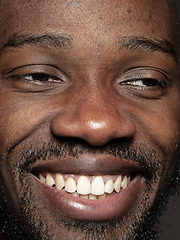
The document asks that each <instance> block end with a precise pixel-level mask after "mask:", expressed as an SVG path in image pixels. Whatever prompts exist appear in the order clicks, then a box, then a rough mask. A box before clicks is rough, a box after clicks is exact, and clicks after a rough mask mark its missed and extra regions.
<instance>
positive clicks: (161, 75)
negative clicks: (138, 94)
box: [117, 67, 169, 85]
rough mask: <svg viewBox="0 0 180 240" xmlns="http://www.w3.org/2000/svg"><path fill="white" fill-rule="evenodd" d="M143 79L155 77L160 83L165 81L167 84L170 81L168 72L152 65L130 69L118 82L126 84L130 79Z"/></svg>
mask: <svg viewBox="0 0 180 240" xmlns="http://www.w3.org/2000/svg"><path fill="white" fill-rule="evenodd" d="M143 79H154V80H157V81H159V83H160V82H164V83H165V84H167V85H168V83H169V79H168V77H167V74H166V73H165V72H164V71H162V70H160V69H157V68H151V67H138V68H134V69H130V70H128V71H126V72H125V73H123V74H122V75H121V76H120V77H119V78H118V79H117V83H118V84H125V83H127V82H130V81H138V80H143Z"/></svg>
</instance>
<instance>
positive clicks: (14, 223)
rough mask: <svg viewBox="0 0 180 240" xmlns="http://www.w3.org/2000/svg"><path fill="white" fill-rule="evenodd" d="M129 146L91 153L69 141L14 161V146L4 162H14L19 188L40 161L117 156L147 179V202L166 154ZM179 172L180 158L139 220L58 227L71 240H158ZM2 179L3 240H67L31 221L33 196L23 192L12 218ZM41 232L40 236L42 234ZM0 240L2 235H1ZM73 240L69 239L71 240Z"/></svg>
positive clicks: (27, 150)
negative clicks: (136, 165)
mask: <svg viewBox="0 0 180 240" xmlns="http://www.w3.org/2000/svg"><path fill="white" fill-rule="evenodd" d="M128 145H129V144H126V143H125V144H124V143H123V144H122V142H117V141H112V142H111V143H109V144H108V145H106V146H104V147H102V148H99V149H92V148H90V147H88V146H87V145H86V144H82V142H78V141H76V142H71V141H70V140H69V139H68V140H67V142H63V143H61V144H57V143H54V142H49V143H48V144H46V143H45V144H43V146H36V147H34V146H33V145H32V146H26V147H24V148H23V151H21V152H20V154H19V155H17V156H16V157H15V158H14V159H13V160H12V159H11V158H10V155H11V154H12V153H13V151H14V149H15V148H16V146H13V147H12V148H11V149H9V150H8V155H7V156H6V161H10V159H11V162H14V164H13V168H14V169H18V170H17V171H18V172H19V180H20V182H21V185H22V186H23V185H25V184H24V183H23V179H24V176H26V173H27V172H28V171H30V168H31V165H32V164H33V163H34V162H37V161H39V160H41V159H51V158H52V157H58V158H60V159H62V158H66V157H67V156H73V157H78V155H80V154H83V153H86V154H87V153H90V154H95V153H100V154H108V155H112V156H118V157H120V158H125V159H127V160H128V161H131V162H138V163H139V164H140V165H141V166H142V168H143V170H144V172H145V176H146V194H145V197H144V199H143V201H145V199H148V197H149V194H148V193H149V190H150V189H151V184H152V183H153V182H156V180H157V179H156V178H157V177H158V176H159V177H160V175H161V172H162V169H163V168H164V165H165V163H166V158H165V151H164V154H163V155H164V157H163V158H162V157H160V156H158V154H157V151H155V150H154V149H148V148H147V146H146V147H145V145H141V146H138V144H136V146H131V147H129V146H128ZM179 169H180V154H179V157H178V160H177V162H176V166H175V168H174V172H173V174H172V173H170V174H169V175H168V176H166V178H167V179H166V182H167V183H168V184H165V186H164V188H163V189H162V192H161V193H160V194H159V195H158V197H157V199H156V201H155V203H154V204H153V206H152V207H151V208H148V207H145V209H146V210H145V211H144V212H142V213H141V214H140V215H139V216H136V215H134V214H133V213H130V214H129V215H127V216H123V217H122V218H121V219H118V218H117V219H114V220H105V221H80V220H74V219H66V220H60V219H59V221H61V225H64V226H65V227H66V229H68V231H71V232H74V235H73V240H76V239H77V240H78V239H80V238H79V236H83V238H82V239H87V240H90V239H93V240H100V239H104V240H106V239H107V240H108V239H113V240H116V239H117V240H118V239H119V240H120V239H121V240H152V239H153V240H155V239H158V226H159V217H160V216H161V215H162V213H163V212H164V210H165V209H166V207H167V204H168V201H169V199H170V197H171V196H173V195H174V194H177V192H178V191H179V181H178V178H179ZM0 179H1V185H0V187H1V189H0V190H1V192H0V216H1V220H0V229H1V230H0V234H2V237H3V238H2V239H3V240H30V239H31V240H32V239H34V240H45V239H59V240H60V239H62V240H65V239H68V240H70V238H68V236H67V238H64V237H63V238H61V237H60V236H56V237H55V238H54V236H50V235H49V233H48V228H47V227H46V226H44V223H43V221H41V220H39V223H38V224H36V222H35V221H34V220H33V217H32V216H31V214H32V209H31V208H29V207H28V206H27V205H28V201H29V202H30V201H32V202H33V196H29V198H28V197H27V195H26V192H27V190H28V188H27V189H26V190H24V195H23V197H22V199H21V201H22V208H21V209H20V212H19V214H14V211H13V209H11V203H10V202H7V200H6V198H7V197H6V195H7V193H6V189H5V187H4V186H5V185H6V184H5V182H4V183H3V175H2V173H1V175H0ZM126 218H130V219H131V223H130V224H129V225H128V226H127V227H126V234H124V236H125V237H124V238H119V237H118V231H117V229H121V228H120V227H119V226H120V225H122V224H123V222H125V221H126ZM42 229H44V230H43V234H42ZM0 237H1V235H0ZM71 239H72V238H71Z"/></svg>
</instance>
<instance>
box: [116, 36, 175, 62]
mask: <svg viewBox="0 0 180 240" xmlns="http://www.w3.org/2000/svg"><path fill="white" fill-rule="evenodd" d="M117 43H118V47H119V50H121V49H127V50H137V51H139V52H145V53H148V52H161V53H164V54H168V55H171V57H173V58H175V59H176V61H177V54H176V51H175V49H174V47H173V46H172V44H171V43H170V42H169V41H167V40H159V39H148V38H144V37H129V36H124V37H119V38H118V39H117Z"/></svg>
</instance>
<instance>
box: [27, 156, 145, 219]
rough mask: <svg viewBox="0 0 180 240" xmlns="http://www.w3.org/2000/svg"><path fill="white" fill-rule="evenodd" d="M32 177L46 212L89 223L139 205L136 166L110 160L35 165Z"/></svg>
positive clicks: (139, 180)
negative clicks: (53, 212)
mask: <svg viewBox="0 0 180 240" xmlns="http://www.w3.org/2000/svg"><path fill="white" fill-rule="evenodd" d="M31 173H32V175H31V176H32V180H31V184H33V186H35V185H37V188H36V189H38V193H37V194H40V195H39V199H42V201H43V202H44V201H45V202H44V205H45V206H46V208H47V207H48V208H50V209H51V210H50V211H54V210H55V211H56V213H59V214H60V216H62V215H63V216H65V217H69V218H72V219H78V220H88V221H96V220H97V221H99V220H100V221H101V220H109V219H114V218H117V217H119V216H122V215H123V214H125V213H126V212H128V211H129V209H130V208H131V207H132V206H133V205H134V204H135V202H136V201H138V198H139V196H140V195H141V193H142V190H143V184H144V173H143V171H142V169H141V168H140V167H139V166H138V164H132V163H129V161H126V160H124V159H121V160H120V161H119V159H117V158H113V157H109V156H98V155H97V156H80V157H78V158H76V159H74V158H71V157H69V158H66V159H65V160H62V161H59V160H53V161H47V162H39V163H38V162H37V163H36V164H34V167H33V169H32V172H31Z"/></svg>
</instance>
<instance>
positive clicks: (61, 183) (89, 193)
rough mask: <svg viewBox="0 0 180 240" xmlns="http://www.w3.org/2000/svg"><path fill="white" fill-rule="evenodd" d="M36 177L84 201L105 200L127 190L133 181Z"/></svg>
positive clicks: (56, 175)
mask: <svg viewBox="0 0 180 240" xmlns="http://www.w3.org/2000/svg"><path fill="white" fill-rule="evenodd" d="M36 176H37V177H38V178H39V179H40V180H41V181H42V182H44V183H46V184H48V185H49V186H51V187H54V188H56V189H58V190H62V191H65V192H67V193H69V194H71V195H72V196H75V197H80V198H84V199H91V200H97V199H103V198H106V197H109V196H112V195H113V194H115V193H119V192H120V191H121V189H126V188H127V186H128V185H129V183H130V181H131V180H132V179H133V177H132V176H134V175H132V176H130V175H102V176H101V175H98V176H85V175H77V174H76V175H74V174H60V173H50V172H41V173H38V174H37V173H36Z"/></svg>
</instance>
